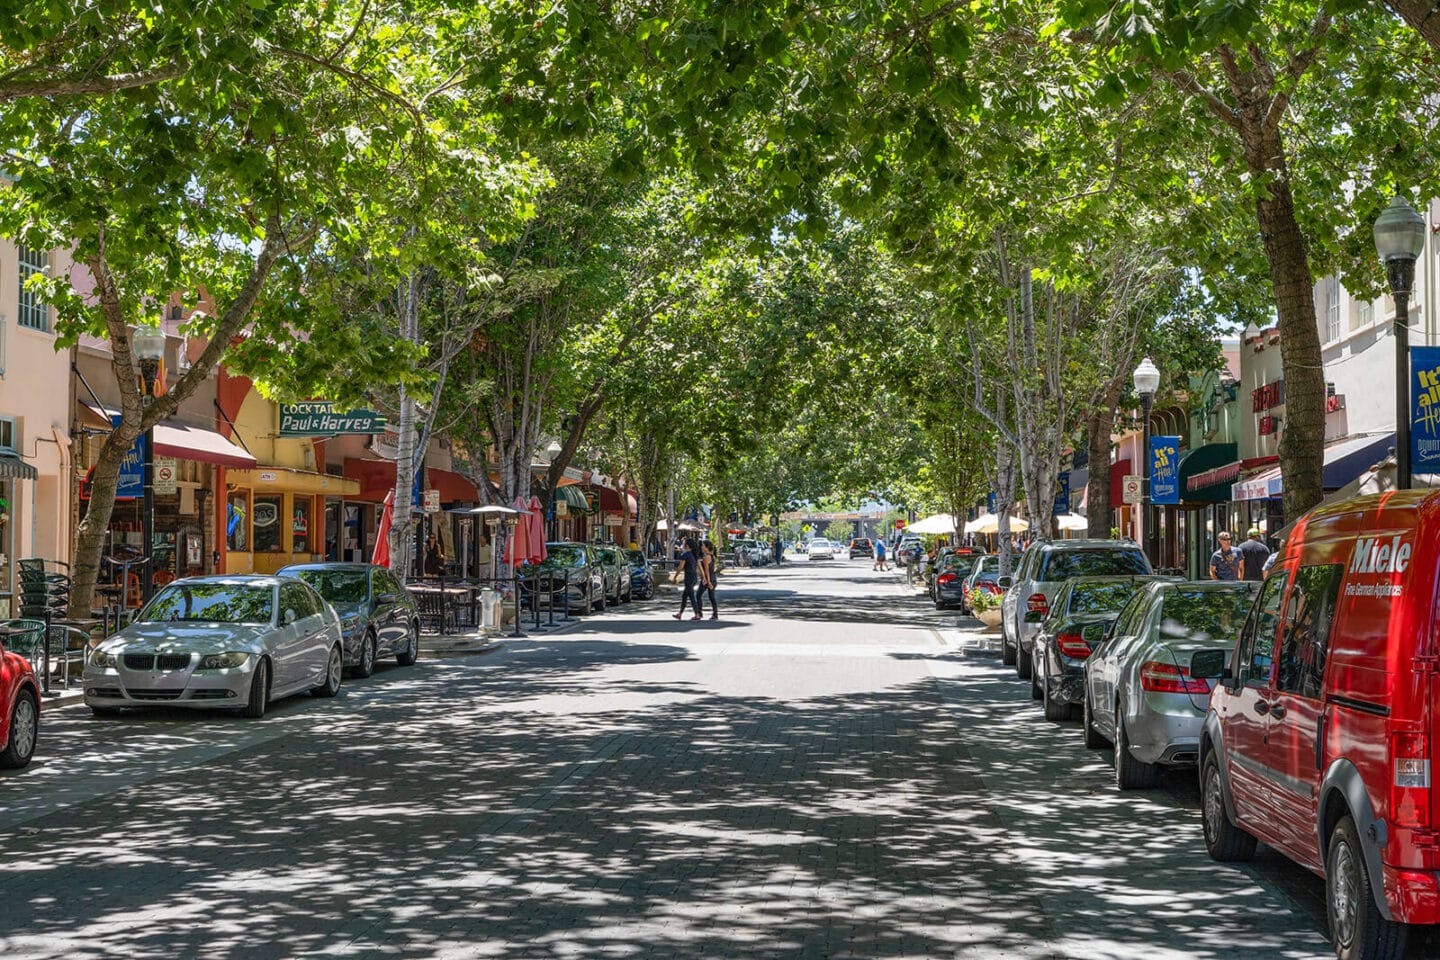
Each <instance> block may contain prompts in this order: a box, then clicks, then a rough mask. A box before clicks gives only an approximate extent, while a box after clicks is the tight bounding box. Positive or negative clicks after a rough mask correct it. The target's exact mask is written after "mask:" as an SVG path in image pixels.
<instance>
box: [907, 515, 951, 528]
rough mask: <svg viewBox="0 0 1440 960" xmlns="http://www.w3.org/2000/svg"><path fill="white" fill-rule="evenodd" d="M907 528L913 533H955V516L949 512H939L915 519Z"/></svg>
mask: <svg viewBox="0 0 1440 960" xmlns="http://www.w3.org/2000/svg"><path fill="white" fill-rule="evenodd" d="M906 529H907V530H909V531H910V532H911V533H954V532H955V518H954V517H952V516H951V515H950V514H948V513H937V514H934V515H933V516H929V517H926V518H925V519H924V520H917V521H915V522H914V523H912V524H910V526H909V527H907V528H906Z"/></svg>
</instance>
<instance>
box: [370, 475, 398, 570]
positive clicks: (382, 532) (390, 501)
mask: <svg viewBox="0 0 1440 960" xmlns="http://www.w3.org/2000/svg"><path fill="white" fill-rule="evenodd" d="M393 519H395V491H394V490H391V491H390V492H389V493H387V494H385V506H384V508H383V509H382V510H381V511H380V526H379V527H378V528H377V529H376V530H375V554H374V555H373V556H372V557H371V558H370V562H371V563H373V564H375V565H376V566H379V567H387V568H388V567H389V566H390V522H391V521H392V520H393Z"/></svg>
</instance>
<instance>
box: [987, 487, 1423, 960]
mask: <svg viewBox="0 0 1440 960" xmlns="http://www.w3.org/2000/svg"><path fill="white" fill-rule="evenodd" d="M1002 584H1004V581H1003V580H1002ZM1006 585H1008V586H1009V587H1010V590H1009V593H1008V594H1007V596H1006V601H1005V611H1006V614H1007V616H1006V619H1005V620H1004V621H1003V624H1002V629H1003V637H1002V650H1003V654H1004V661H1005V663H1007V664H1010V665H1013V666H1014V667H1015V669H1016V673H1017V674H1018V675H1020V676H1021V677H1023V678H1026V679H1029V680H1030V681H1031V691H1032V694H1033V695H1034V696H1036V697H1037V698H1038V699H1040V700H1042V701H1043V702H1044V705H1045V715H1046V716H1047V718H1049V719H1052V720H1059V719H1064V718H1066V717H1070V716H1073V714H1074V712H1075V708H1076V703H1077V698H1078V703H1079V712H1080V714H1081V717H1080V727H1081V731H1082V736H1083V740H1084V744H1085V746H1086V747H1089V748H1097V749H1098V748H1102V747H1105V746H1109V745H1113V748H1114V758H1115V759H1114V771H1115V772H1114V777H1115V783H1116V786H1117V787H1118V788H1120V789H1137V788H1144V787H1149V786H1152V785H1154V783H1155V782H1156V780H1157V775H1158V772H1159V771H1160V770H1161V769H1162V768H1164V767H1167V766H1169V767H1178V766H1192V767H1193V768H1195V769H1196V770H1197V771H1198V775H1199V788H1200V815H1201V819H1202V824H1203V828H1204V829H1203V833H1204V840H1205V846H1206V850H1207V852H1208V853H1209V855H1210V856H1211V857H1212V858H1213V859H1215V860H1221V861H1230V860H1245V859H1249V858H1250V857H1251V856H1253V855H1254V853H1255V849H1256V846H1257V844H1258V843H1261V842H1263V843H1265V844H1267V845H1269V846H1270V847H1272V848H1274V849H1275V850H1277V851H1278V852H1280V853H1282V854H1284V855H1285V856H1287V857H1289V858H1290V859H1291V860H1293V861H1295V862H1296V863H1298V864H1300V865H1301V866H1304V867H1305V868H1307V869H1309V870H1311V871H1312V872H1314V873H1316V874H1317V875H1319V876H1320V877H1321V878H1323V880H1324V883H1325V904H1326V911H1327V918H1328V921H1329V927H1330V933H1331V938H1332V941H1333V945H1334V948H1335V953H1336V956H1337V957H1340V958H1342V960H1398V958H1399V957H1401V956H1402V955H1403V954H1404V951H1405V944H1406V941H1407V938H1408V935H1409V931H1410V928H1411V927H1412V926H1415V925H1435V924H1440V790H1437V788H1436V785H1435V783H1434V779H1433V769H1434V761H1435V753H1436V749H1437V746H1440V491H1433V490H1426V491H1392V492H1390V493H1386V494H1383V495H1379V496H1367V497H1359V498H1355V499H1351V500H1345V501H1340V502H1337V503H1334V504H1326V505H1322V506H1321V507H1318V508H1316V509H1314V510H1312V511H1311V512H1310V513H1308V514H1306V515H1305V516H1304V517H1302V518H1300V520H1298V521H1297V522H1296V523H1295V524H1294V525H1293V527H1292V530H1291V533H1290V535H1289V537H1288V539H1287V540H1286V542H1285V545H1284V547H1283V549H1282V550H1281V552H1280V554H1279V555H1278V556H1277V557H1276V558H1275V560H1274V563H1273V565H1272V567H1271V569H1270V571H1269V573H1268V574H1267V575H1266V577H1265V579H1264V581H1263V583H1256V582H1243V581H1242V582H1238V583H1236V582H1229V583H1226V582H1218V581H1178V580H1175V579H1173V578H1166V577H1155V576H1154V575H1152V574H1151V572H1150V570H1149V564H1148V562H1146V561H1145V558H1144V557H1143V555H1141V553H1140V551H1139V548H1138V546H1136V545H1134V544H1132V543H1128V542H1116V541H1065V542H1053V543H1051V542H1045V541H1041V542H1038V543H1036V544H1034V545H1032V546H1031V547H1030V549H1029V550H1027V551H1026V553H1025V554H1024V555H1023V556H1022V557H1021V559H1020V562H1019V565H1018V567H1017V570H1016V575H1015V577H1014V578H1013V581H1012V582H1011V583H1010V584H1006Z"/></svg>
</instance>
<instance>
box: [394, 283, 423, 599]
mask: <svg viewBox="0 0 1440 960" xmlns="http://www.w3.org/2000/svg"><path fill="white" fill-rule="evenodd" d="M400 336H401V338H402V339H405V340H408V341H410V342H411V343H418V342H419V340H420V277H419V275H418V274H415V273H412V274H410V276H409V277H408V278H407V279H406V281H405V285H404V287H402V288H401V294H400ZM415 413H416V408H415V398H414V397H412V396H411V395H410V391H409V389H408V388H407V387H406V386H405V384H403V383H402V384H401V385H400V420H399V422H398V423H397V424H396V425H395V429H396V431H397V432H398V434H399V437H398V439H397V441H396V446H395V497H394V513H393V515H392V517H391V520H390V572H391V573H393V574H395V576H397V577H399V578H400V581H401V582H402V583H403V582H405V581H406V580H408V579H409V578H410V571H411V569H412V561H413V559H414V549H413V548H414V545H415V533H414V531H415V523H414V514H413V513H412V512H411V511H412V509H413V501H414V490H415V469H416V467H415V464H416V456H415V454H416V445H417V444H416V440H417V437H416V432H417V431H416V416H415Z"/></svg>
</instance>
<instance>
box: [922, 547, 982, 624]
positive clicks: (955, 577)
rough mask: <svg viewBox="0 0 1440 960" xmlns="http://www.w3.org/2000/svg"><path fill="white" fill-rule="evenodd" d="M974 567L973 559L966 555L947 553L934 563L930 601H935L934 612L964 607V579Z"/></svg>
mask: <svg viewBox="0 0 1440 960" xmlns="http://www.w3.org/2000/svg"><path fill="white" fill-rule="evenodd" d="M974 565H975V558H974V557H972V556H970V555H969V554H968V553H967V554H959V553H947V554H945V556H943V557H941V558H940V559H938V560H936V561H935V567H934V576H933V577H932V578H931V579H930V599H931V600H934V601H935V609H936V610H942V609H944V608H945V607H964V606H965V578H966V577H967V576H969V574H970V568H971V567H973V566H974Z"/></svg>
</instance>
